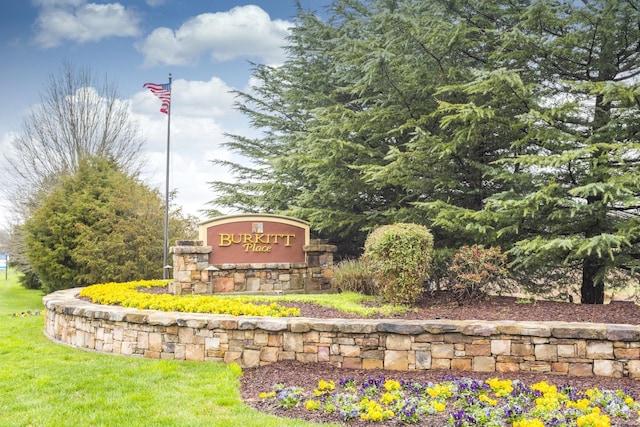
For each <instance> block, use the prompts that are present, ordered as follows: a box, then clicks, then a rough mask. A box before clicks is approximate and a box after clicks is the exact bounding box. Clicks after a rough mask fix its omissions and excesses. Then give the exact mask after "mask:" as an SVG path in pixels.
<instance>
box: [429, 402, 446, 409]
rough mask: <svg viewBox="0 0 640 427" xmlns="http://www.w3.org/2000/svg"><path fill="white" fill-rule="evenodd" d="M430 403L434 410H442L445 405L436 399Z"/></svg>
mask: <svg viewBox="0 0 640 427" xmlns="http://www.w3.org/2000/svg"><path fill="white" fill-rule="evenodd" d="M430 405H431V407H432V408H433V409H435V410H436V412H442V411H444V410H445V409H446V407H447V405H445V404H444V403H443V402H438V401H436V400H432V401H431V404H430Z"/></svg>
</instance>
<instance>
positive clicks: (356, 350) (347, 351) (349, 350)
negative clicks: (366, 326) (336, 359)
mask: <svg viewBox="0 0 640 427" xmlns="http://www.w3.org/2000/svg"><path fill="white" fill-rule="evenodd" d="M340 354H341V355H342V356H344V357H360V347H359V346H357V345H341V346H340Z"/></svg>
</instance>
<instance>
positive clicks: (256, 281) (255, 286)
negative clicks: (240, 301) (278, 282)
mask: <svg viewBox="0 0 640 427" xmlns="http://www.w3.org/2000/svg"><path fill="white" fill-rule="evenodd" d="M246 284H247V288H246V289H247V291H248V292H257V291H259V290H260V278H259V277H249V278H248V279H247V280H246Z"/></svg>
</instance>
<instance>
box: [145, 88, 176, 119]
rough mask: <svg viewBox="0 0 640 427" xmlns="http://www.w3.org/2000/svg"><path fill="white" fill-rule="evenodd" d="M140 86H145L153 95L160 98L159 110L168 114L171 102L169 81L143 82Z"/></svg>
mask: <svg viewBox="0 0 640 427" xmlns="http://www.w3.org/2000/svg"><path fill="white" fill-rule="evenodd" d="M142 87H146V88H147V89H149V90H150V91H151V93H153V94H154V95H155V96H157V97H158V98H160V100H161V101H162V106H161V107H160V112H161V113H165V114H169V105H170V104H171V83H145V84H143V85H142Z"/></svg>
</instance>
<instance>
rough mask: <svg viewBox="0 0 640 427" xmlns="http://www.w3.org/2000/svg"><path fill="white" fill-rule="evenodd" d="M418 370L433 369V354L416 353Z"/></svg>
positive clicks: (427, 352) (426, 352) (425, 352)
mask: <svg viewBox="0 0 640 427" xmlns="http://www.w3.org/2000/svg"><path fill="white" fill-rule="evenodd" d="M415 359H416V369H431V352H429V351H416V352H415Z"/></svg>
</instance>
